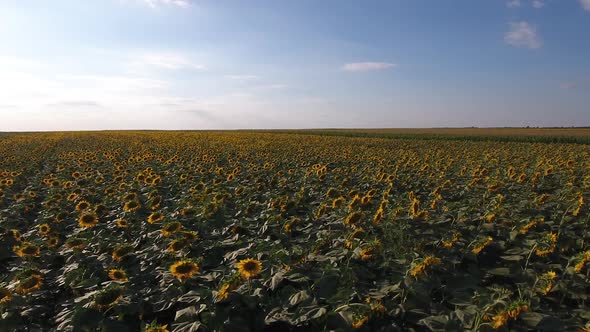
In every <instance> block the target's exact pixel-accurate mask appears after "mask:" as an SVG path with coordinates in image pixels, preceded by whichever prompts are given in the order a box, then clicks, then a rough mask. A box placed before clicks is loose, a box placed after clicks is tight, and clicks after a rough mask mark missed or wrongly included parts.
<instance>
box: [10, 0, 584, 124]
mask: <svg viewBox="0 0 590 332" xmlns="http://www.w3.org/2000/svg"><path fill="white" fill-rule="evenodd" d="M589 105H590V0H444V1H443V0H367V1H358V0H321V1H320V0H285V1H276V0H248V1H244V0H93V1H80V0H51V1H49V0H18V1H14V0H0V116H1V119H2V121H0V131H36V130H102V129H251V128H252V129H258V128H336V127H339V128H386V127H391V128H403V127H411V128H424V127H470V126H478V127H497V126H500V127H502V126H511V127H512V126H590V106H589Z"/></svg>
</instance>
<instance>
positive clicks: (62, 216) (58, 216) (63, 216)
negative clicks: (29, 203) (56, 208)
mask: <svg viewBox="0 0 590 332" xmlns="http://www.w3.org/2000/svg"><path fill="white" fill-rule="evenodd" d="M67 217H68V213H67V212H65V211H61V212H59V213H58V214H56V215H55V217H54V218H53V221H55V222H56V223H60V222H62V221H64V220H66V218H67Z"/></svg>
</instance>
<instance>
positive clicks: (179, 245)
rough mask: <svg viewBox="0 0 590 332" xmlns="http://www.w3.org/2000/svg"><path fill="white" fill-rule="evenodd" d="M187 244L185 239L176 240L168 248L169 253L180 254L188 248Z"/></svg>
mask: <svg viewBox="0 0 590 332" xmlns="http://www.w3.org/2000/svg"><path fill="white" fill-rule="evenodd" d="M187 244H188V242H187V240H185V239H181V240H174V241H172V242H171V243H170V245H169V246H168V252H178V251H180V250H182V249H183V248H184V247H186V245H187Z"/></svg>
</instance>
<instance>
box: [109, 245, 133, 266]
mask: <svg viewBox="0 0 590 332" xmlns="http://www.w3.org/2000/svg"><path fill="white" fill-rule="evenodd" d="M131 252H133V247H132V246H130V245H122V246H119V247H117V248H115V250H113V255H112V257H113V260H114V261H117V262H120V261H122V260H123V259H124V258H125V256H126V255H127V254H130V253H131Z"/></svg>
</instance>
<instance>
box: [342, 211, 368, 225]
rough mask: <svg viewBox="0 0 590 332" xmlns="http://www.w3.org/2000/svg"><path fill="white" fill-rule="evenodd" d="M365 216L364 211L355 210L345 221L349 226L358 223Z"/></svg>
mask: <svg viewBox="0 0 590 332" xmlns="http://www.w3.org/2000/svg"><path fill="white" fill-rule="evenodd" d="M363 217H364V215H363V213H362V212H360V211H355V212H353V213H351V214H349V215H348V216H347V217H346V219H345V220H344V223H345V224H346V225H348V226H354V225H358V224H359V223H360V222H361V221H362V220H363Z"/></svg>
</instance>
